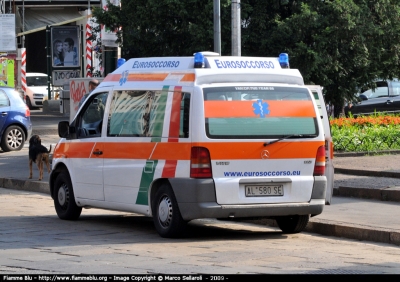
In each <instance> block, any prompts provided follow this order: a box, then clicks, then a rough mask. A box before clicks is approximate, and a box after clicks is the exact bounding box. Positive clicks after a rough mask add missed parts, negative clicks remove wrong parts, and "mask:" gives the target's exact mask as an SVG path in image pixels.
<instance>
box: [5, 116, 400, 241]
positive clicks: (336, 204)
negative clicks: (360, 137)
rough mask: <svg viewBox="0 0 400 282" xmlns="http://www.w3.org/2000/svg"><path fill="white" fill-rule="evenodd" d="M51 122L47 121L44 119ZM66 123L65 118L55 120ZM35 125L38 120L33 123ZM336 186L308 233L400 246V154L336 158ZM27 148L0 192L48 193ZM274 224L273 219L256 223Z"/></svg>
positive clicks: (12, 156) (48, 137)
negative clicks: (30, 160) (30, 162)
mask: <svg viewBox="0 0 400 282" xmlns="http://www.w3.org/2000/svg"><path fill="white" fill-rule="evenodd" d="M44 118H46V117H44ZM53 118H55V119H60V120H66V118H65V117H62V116H58V117H53ZM32 122H33V123H34V120H33V121H32ZM45 123H46V122H44V124H42V123H41V125H37V126H36V127H35V124H34V132H43V135H41V138H42V143H43V144H44V145H45V146H47V147H48V146H49V145H50V144H52V145H53V148H54V145H55V144H56V143H57V141H58V140H59V137H58V135H56V134H57V133H56V132H57V131H56V129H55V126H54V123H53V125H46V124H45ZM334 166H335V185H334V197H333V199H332V204H331V205H329V206H325V208H324V211H323V212H322V214H320V215H318V216H315V217H312V218H311V219H310V222H309V224H308V225H307V228H306V231H308V232H312V233H318V234H323V235H329V236H336V237H344V238H350V239H356V240H366V241H374V242H382V243H388V244H395V245H400V216H398V215H399V214H400V154H397V152H391V153H386V154H385V155H379V156H346V157H341V156H335V158H334ZM28 175H29V168H28V146H27V145H26V146H25V147H24V148H23V149H22V150H21V151H19V152H9V153H4V152H2V151H0V187H1V188H7V189H18V190H26V191H32V192H39V193H45V194H49V184H48V181H49V174H48V173H47V172H45V173H44V179H43V180H42V181H37V180H35V179H37V177H38V170H37V167H36V166H34V168H33V177H34V179H33V180H31V179H28ZM250 222H253V223H257V224H268V225H275V221H272V220H252V221H250Z"/></svg>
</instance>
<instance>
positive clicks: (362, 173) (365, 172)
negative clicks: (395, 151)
mask: <svg viewBox="0 0 400 282" xmlns="http://www.w3.org/2000/svg"><path fill="white" fill-rule="evenodd" d="M335 173H341V174H350V175H357V176H376V177H389V178H400V172H393V171H373V170H359V169H349V168H339V167H335Z"/></svg>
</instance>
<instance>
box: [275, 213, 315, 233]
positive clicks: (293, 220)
mask: <svg viewBox="0 0 400 282" xmlns="http://www.w3.org/2000/svg"><path fill="white" fill-rule="evenodd" d="M309 218H310V216H309V215H308V214H307V215H289V216H282V217H278V218H276V223H277V224H278V226H279V228H280V229H281V230H282V231H283V233H286V234H294V233H299V232H301V231H303V230H304V228H306V226H307V223H308V220H309Z"/></svg>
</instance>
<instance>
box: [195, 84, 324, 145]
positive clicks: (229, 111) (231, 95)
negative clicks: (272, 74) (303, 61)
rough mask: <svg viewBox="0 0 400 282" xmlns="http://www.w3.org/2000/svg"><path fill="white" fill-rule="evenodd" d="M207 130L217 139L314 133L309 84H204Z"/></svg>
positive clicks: (314, 126)
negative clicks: (225, 85) (231, 85)
mask: <svg viewBox="0 0 400 282" xmlns="http://www.w3.org/2000/svg"><path fill="white" fill-rule="evenodd" d="M203 93H204V109H205V126H206V134H207V136H208V137H209V138H214V139H235V138H237V139H252V138H253V139H259V138H268V139H271V138H281V137H286V136H289V135H295V136H294V137H304V138H307V137H308V138H309V137H315V136H317V135H318V134H319V131H318V125H317V120H316V117H317V115H316V113H315V108H314V104H313V102H312V98H311V94H310V93H309V91H308V89H307V88H300V87H277V86H269V87H266V86H254V87H243V86H237V87H210V88H204V89H203Z"/></svg>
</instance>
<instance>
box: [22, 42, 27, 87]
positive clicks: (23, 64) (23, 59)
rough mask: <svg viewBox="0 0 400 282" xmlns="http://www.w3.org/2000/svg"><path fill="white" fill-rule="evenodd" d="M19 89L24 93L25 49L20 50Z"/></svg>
mask: <svg viewBox="0 0 400 282" xmlns="http://www.w3.org/2000/svg"><path fill="white" fill-rule="evenodd" d="M21 88H22V90H23V91H24V94H25V93H26V48H21Z"/></svg>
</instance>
